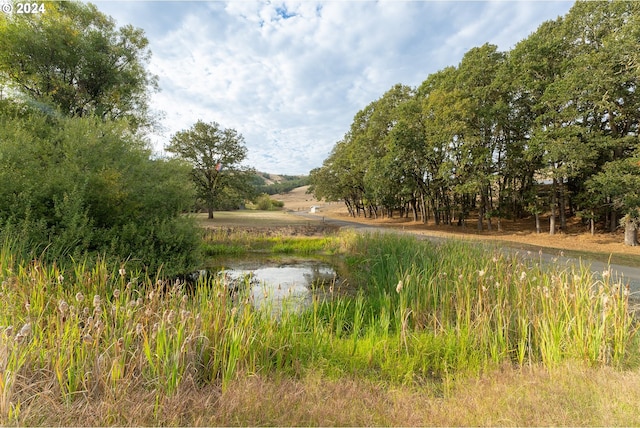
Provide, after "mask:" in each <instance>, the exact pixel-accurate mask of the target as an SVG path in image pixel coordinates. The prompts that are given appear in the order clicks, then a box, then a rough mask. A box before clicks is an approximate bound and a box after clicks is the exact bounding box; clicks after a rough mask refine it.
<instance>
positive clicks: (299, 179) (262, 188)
mask: <svg viewBox="0 0 640 428" xmlns="http://www.w3.org/2000/svg"><path fill="white" fill-rule="evenodd" d="M263 177H266V178H269V179H270V176H269V174H265V175H264V176H259V175H256V179H255V186H256V193H258V194H260V193H266V194H267V195H277V194H279V193H288V192H290V191H292V190H293V189H295V188H298V187H302V186H307V185H308V184H309V177H308V176H297V175H295V176H287V175H283V176H279V177H280V178H281V179H282V181H278V182H274V183H271V184H266V181H265V179H264V178H263Z"/></svg>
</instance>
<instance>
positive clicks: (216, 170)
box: [166, 120, 254, 219]
mask: <svg viewBox="0 0 640 428" xmlns="http://www.w3.org/2000/svg"><path fill="white" fill-rule="evenodd" d="M166 150H167V151H168V152H170V153H174V154H175V155H176V156H177V157H178V158H179V159H182V160H185V161H187V162H189V163H190V164H191V166H192V167H193V170H192V173H191V176H192V179H193V182H194V183H195V186H196V189H197V195H198V197H199V198H200V199H201V200H202V201H203V202H204V203H205V205H206V207H207V211H208V213H209V218H210V219H211V218H213V212H214V210H215V208H216V205H217V204H220V202H221V201H219V200H218V199H219V198H221V197H224V195H225V194H226V195H229V194H231V193H235V194H236V195H237V194H239V195H244V196H245V197H246V198H250V197H252V196H253V195H252V194H251V189H252V188H253V186H251V185H250V182H251V179H252V174H253V173H254V172H253V170H251V169H250V168H247V167H244V166H242V165H241V164H242V162H243V161H244V160H245V158H246V156H247V148H246V147H245V142H244V137H243V136H242V135H241V134H239V133H238V132H237V131H236V130H235V129H224V128H222V127H221V126H220V124H218V123H216V122H211V123H205V122H203V121H201V120H199V121H198V122H196V123H195V124H194V125H193V126H192V127H191V128H189V129H187V130H184V131H179V132H177V133H176V134H175V135H174V136H173V137H172V138H171V142H170V143H169V145H168V146H167V147H166Z"/></svg>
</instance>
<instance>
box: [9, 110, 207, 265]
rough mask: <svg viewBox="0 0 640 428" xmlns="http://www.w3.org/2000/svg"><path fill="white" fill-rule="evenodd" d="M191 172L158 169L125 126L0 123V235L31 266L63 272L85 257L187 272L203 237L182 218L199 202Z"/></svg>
mask: <svg viewBox="0 0 640 428" xmlns="http://www.w3.org/2000/svg"><path fill="white" fill-rule="evenodd" d="M188 173H189V168H188V167H187V166H186V165H184V164H182V163H180V162H178V161H174V160H163V159H151V158H150V152H149V150H147V149H146V148H145V145H144V143H143V142H141V141H140V140H138V139H137V138H135V137H134V136H132V134H131V133H130V132H129V131H128V127H127V125H126V124H124V123H121V122H103V121H102V120H100V119H97V118H93V117H86V118H64V117H60V118H55V119H54V118H50V117H43V116H42V115H40V114H38V113H35V112H31V113H26V114H24V115H22V116H20V115H15V114H11V113H7V114H3V115H1V116H0V183H1V184H0V202H1V204H0V226H1V227H2V229H1V232H0V235H2V237H3V238H5V239H12V240H19V241H21V242H24V245H23V248H24V249H25V251H27V253H25V254H24V256H25V257H33V256H34V255H39V254H40V253H44V257H45V259H46V260H50V261H51V260H56V259H58V258H60V257H62V258H61V259H60V260H59V262H60V263H64V260H65V259H66V260H68V256H70V257H73V258H76V259H78V258H81V257H82V256H83V255H86V254H88V253H93V254H100V253H103V254H106V255H108V256H115V257H117V258H131V259H134V260H137V261H138V262H140V263H141V265H144V266H146V267H147V268H151V269H155V268H157V267H159V266H160V265H162V264H163V265H164V266H165V270H167V271H175V270H177V271H183V270H185V269H190V268H192V267H193V265H194V263H195V262H196V256H197V254H196V252H195V250H196V249H197V247H198V245H197V234H196V232H195V230H196V229H195V225H193V224H192V223H191V222H190V221H189V220H188V219H183V218H178V216H179V215H181V213H182V212H183V211H184V210H185V209H187V208H188V207H189V206H190V204H191V202H192V195H193V189H192V187H191V186H190V184H189V179H188Z"/></svg>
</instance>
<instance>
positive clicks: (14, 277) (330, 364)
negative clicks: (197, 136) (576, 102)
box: [0, 231, 640, 426]
mask: <svg viewBox="0 0 640 428" xmlns="http://www.w3.org/2000/svg"><path fill="white" fill-rule="evenodd" d="M229 233H230V234H231V236H218V238H216V236H214V237H213V239H234V238H236V236H235V234H238V233H241V232H240V231H231V232H229ZM245 238H246V237H245ZM243 239H244V238H243ZM246 239H249V238H246ZM301 239H302V238H301ZM304 239H305V240H310V241H313V240H318V241H319V240H321V239H326V238H309V237H305V238H304ZM331 239H332V241H331V242H329V243H327V242H325V243H324V244H323V245H324V246H328V248H331V251H334V252H336V253H339V254H342V255H343V257H344V260H345V263H347V264H349V265H350V266H351V267H352V269H353V271H354V278H353V281H355V282H356V284H354V285H355V286H356V287H357V288H358V289H359V290H360V291H359V293H357V295H356V296H335V297H334V298H333V299H329V300H322V301H321V300H315V301H314V304H313V305H312V307H311V308H310V309H309V310H308V311H306V312H302V313H285V315H283V316H282V317H281V318H279V319H274V318H273V317H272V316H271V315H270V311H269V308H268V307H265V308H264V309H263V310H254V309H251V305H250V301H249V300H248V299H249V297H248V295H240V296H239V297H237V298H232V296H230V295H229V293H228V292H227V290H226V288H225V284H224V282H223V280H222V279H210V280H209V282H207V283H203V282H201V283H199V284H198V285H197V286H196V287H195V288H194V287H191V288H189V287H184V286H183V285H181V284H177V283H167V282H165V281H163V280H162V279H159V278H150V277H144V276H141V275H140V274H139V273H138V272H130V271H128V269H127V266H126V263H125V264H122V265H119V266H107V265H106V264H105V263H101V262H98V263H97V264H95V265H87V264H86V263H82V262H78V263H77V264H76V265H75V268H74V269H73V270H71V271H66V272H62V271H60V270H59V269H58V268H57V267H56V266H55V265H54V266H46V265H43V264H42V263H39V262H38V261H31V262H20V261H17V260H15V258H14V257H13V253H12V251H11V248H10V247H9V246H7V245H5V246H4V247H2V250H0V279H1V280H2V289H1V294H0V304H1V305H2V308H3V311H2V312H0V326H2V327H0V424H1V425H83V426H88V425H95V426H97V425H182V426H185V425H519V426H521V425H581V426H582V425H638V424H639V423H640V417H639V416H638V413H637V408H636V404H637V402H638V399H640V386H639V385H640V382H639V381H640V371H639V369H638V367H639V366H640V361H639V357H638V355H639V353H638V351H639V342H638V335H637V321H636V320H635V319H634V317H633V315H632V314H631V313H630V311H629V302H628V294H627V293H626V290H625V288H624V287H623V286H621V285H620V284H619V283H617V282H615V281H613V280H612V279H611V278H610V277H609V276H607V275H605V276H604V278H603V279H602V280H599V279H596V278H595V277H594V275H592V274H591V272H589V271H588V270H586V269H581V268H572V270H566V269H565V270H554V271H544V270H542V269H541V267H540V266H538V265H536V264H535V263H531V262H526V261H523V260H519V259H517V258H515V257H508V256H505V255H504V254H502V253H500V252H498V251H497V250H496V251H489V250H487V249H486V248H480V247H474V246H472V245H468V244H462V243H459V242H449V243H446V244H443V246H434V245H432V244H430V243H428V242H422V241H416V240H415V239H414V238H411V237H400V236H394V235H384V236H383V235H370V236H367V235H356V234H348V233H343V234H340V235H337V236H335V237H334V238H331ZM260 245H262V244H259V245H258V247H259V246H260ZM321 247H322V246H321ZM323 248H325V249H326V248H327V247H323ZM328 292H329V293H330V290H328Z"/></svg>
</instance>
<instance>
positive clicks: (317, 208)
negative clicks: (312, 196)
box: [309, 205, 320, 214]
mask: <svg viewBox="0 0 640 428" xmlns="http://www.w3.org/2000/svg"><path fill="white" fill-rule="evenodd" d="M319 210H320V207H319V206H317V205H313V206H312V207H311V209H310V210H309V213H311V214H315V213H317V212H318V211H319Z"/></svg>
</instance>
